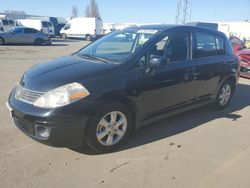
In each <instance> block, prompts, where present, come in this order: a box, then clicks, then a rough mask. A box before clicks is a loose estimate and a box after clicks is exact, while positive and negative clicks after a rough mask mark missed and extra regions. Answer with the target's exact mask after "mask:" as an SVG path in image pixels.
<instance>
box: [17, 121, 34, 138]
mask: <svg viewBox="0 0 250 188" xmlns="http://www.w3.org/2000/svg"><path fill="white" fill-rule="evenodd" d="M14 121H15V124H16V125H17V126H18V127H19V128H20V129H21V130H23V131H24V132H26V133H28V134H29V135H33V136H34V135H35V132H34V125H33V123H32V122H30V121H28V120H25V119H23V118H20V117H15V118H14Z"/></svg>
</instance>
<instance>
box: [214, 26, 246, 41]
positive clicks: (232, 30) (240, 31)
mask: <svg viewBox="0 0 250 188" xmlns="http://www.w3.org/2000/svg"><path fill="white" fill-rule="evenodd" d="M217 24H218V30H219V31H221V32H223V33H225V34H226V35H227V37H231V36H235V37H238V38H240V39H241V40H243V39H245V40H250V23H249V22H217Z"/></svg>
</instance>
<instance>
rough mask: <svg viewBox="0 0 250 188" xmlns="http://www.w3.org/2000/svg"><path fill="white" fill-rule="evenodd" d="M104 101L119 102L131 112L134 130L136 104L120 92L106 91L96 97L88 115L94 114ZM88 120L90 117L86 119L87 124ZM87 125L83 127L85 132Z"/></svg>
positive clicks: (136, 116) (136, 111)
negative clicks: (106, 92)
mask: <svg viewBox="0 0 250 188" xmlns="http://www.w3.org/2000/svg"><path fill="white" fill-rule="evenodd" d="M105 103H121V104H122V105H125V106H126V107H127V108H128V110H129V111H130V112H131V115H132V120H133V125H132V126H133V130H135V128H136V121H137V118H138V115H137V113H138V107H137V105H136V103H135V102H134V101H133V100H132V99H130V98H129V97H126V96H123V95H122V94H120V93H108V94H105V95H103V96H100V97H99V98H97V99H96V100H95V102H94V104H93V105H92V108H91V110H90V116H93V115H95V113H96V110H97V109H99V108H100V107H101V106H102V105H103V104H105ZM89 121H91V118H89V119H88V122H87V124H89ZM87 127H88V126H86V127H85V129H86V130H85V131H84V132H85V133H86V132H87Z"/></svg>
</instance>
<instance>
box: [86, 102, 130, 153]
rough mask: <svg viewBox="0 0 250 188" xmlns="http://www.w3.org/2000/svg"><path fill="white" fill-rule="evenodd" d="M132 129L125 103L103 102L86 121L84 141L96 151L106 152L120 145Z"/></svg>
mask: <svg viewBox="0 0 250 188" xmlns="http://www.w3.org/2000/svg"><path fill="white" fill-rule="evenodd" d="M132 129H133V119H132V115H131V113H130V111H129V109H128V108H127V107H126V106H125V105H123V104H121V103H116V102H115V103H114V102H113V103H104V104H103V105H102V107H101V108H99V110H97V112H96V114H95V115H94V116H93V118H92V119H91V120H90V121H89V123H88V126H87V132H86V133H87V134H86V143H87V144H88V146H90V148H92V149H93V150H94V151H95V152H97V153H107V152H109V151H111V150H114V149H115V148H117V147H119V146H120V145H122V144H123V143H124V142H125V141H126V139H127V138H128V136H129V135H130V133H131V132H132Z"/></svg>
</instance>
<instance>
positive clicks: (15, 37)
mask: <svg viewBox="0 0 250 188" xmlns="http://www.w3.org/2000/svg"><path fill="white" fill-rule="evenodd" d="M23 37H24V31H23V28H15V29H14V30H13V31H12V32H11V33H9V35H8V43H12V44H20V43H22V42H23Z"/></svg>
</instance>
